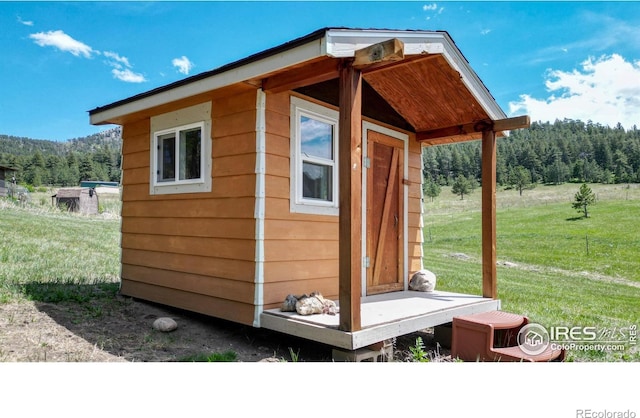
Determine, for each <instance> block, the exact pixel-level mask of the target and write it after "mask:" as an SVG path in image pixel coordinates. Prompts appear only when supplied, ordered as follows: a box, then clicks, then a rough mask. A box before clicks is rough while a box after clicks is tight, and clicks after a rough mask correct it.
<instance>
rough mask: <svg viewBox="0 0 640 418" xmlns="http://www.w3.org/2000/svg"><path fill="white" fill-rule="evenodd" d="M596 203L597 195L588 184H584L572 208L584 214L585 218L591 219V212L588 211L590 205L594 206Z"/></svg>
mask: <svg viewBox="0 0 640 418" xmlns="http://www.w3.org/2000/svg"><path fill="white" fill-rule="evenodd" d="M595 201H596V195H595V194H593V191H592V190H591V188H590V187H589V186H587V183H582V186H580V190H579V191H578V192H577V193H576V195H575V200H574V202H573V203H572V204H571V206H572V207H573V208H574V209H576V210H577V211H578V212H580V213H583V214H584V217H585V218H588V217H589V212H588V210H587V208H588V206H589V205H592V204H594V203H595Z"/></svg>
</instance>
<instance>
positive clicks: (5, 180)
mask: <svg viewBox="0 0 640 418" xmlns="http://www.w3.org/2000/svg"><path fill="white" fill-rule="evenodd" d="M15 171H16V169H15V168H11V167H7V166H4V165H0V197H7V196H9V195H10V192H11V182H12V178H13V173H15Z"/></svg>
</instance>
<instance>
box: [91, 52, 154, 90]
mask: <svg viewBox="0 0 640 418" xmlns="http://www.w3.org/2000/svg"><path fill="white" fill-rule="evenodd" d="M102 54H103V55H104V56H105V57H106V58H107V65H109V66H111V67H113V69H112V70H111V74H113V76H114V77H115V78H117V79H118V80H121V81H125V82H127V83H144V82H145V81H147V79H146V78H145V76H144V75H142V74H140V73H134V72H133V71H132V70H131V68H132V65H131V63H129V59H128V58H127V57H123V56H120V55H119V54H118V53H116V52H112V51H104V52H103V53H102Z"/></svg>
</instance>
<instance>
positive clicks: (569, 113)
mask: <svg viewBox="0 0 640 418" xmlns="http://www.w3.org/2000/svg"><path fill="white" fill-rule="evenodd" d="M581 67H582V68H581V69H574V70H573V71H570V72H565V71H562V70H548V71H547V76H546V80H545V86H546V88H547V91H549V92H550V93H551V95H550V96H549V97H548V98H546V99H537V98H534V97H532V96H531V95H529V94H523V95H521V96H520V100H518V101H514V102H510V103H509V110H510V113H511V114H512V115H515V114H523V113H524V114H528V115H530V116H531V120H540V121H550V122H553V121H555V120H556V119H560V120H562V119H564V118H567V119H576V120H577V119H579V120H581V121H583V122H586V121H589V120H591V121H593V122H595V123H600V124H603V125H609V126H615V125H616V124H617V123H618V122H619V123H621V124H622V126H624V127H625V128H626V129H629V128H631V127H632V126H633V125H640V118H639V117H638V115H640V60H639V61H635V62H628V61H626V60H625V59H624V58H623V57H622V56H620V55H618V54H613V55H603V56H601V57H600V58H598V59H596V58H593V57H589V58H588V59H587V60H585V61H584V62H582V63H581Z"/></svg>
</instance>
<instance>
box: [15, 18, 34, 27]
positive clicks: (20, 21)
mask: <svg viewBox="0 0 640 418" xmlns="http://www.w3.org/2000/svg"><path fill="white" fill-rule="evenodd" d="M18 23H22V24H23V25H25V26H33V21H32V20H22V18H21V17H20V16H18Z"/></svg>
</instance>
